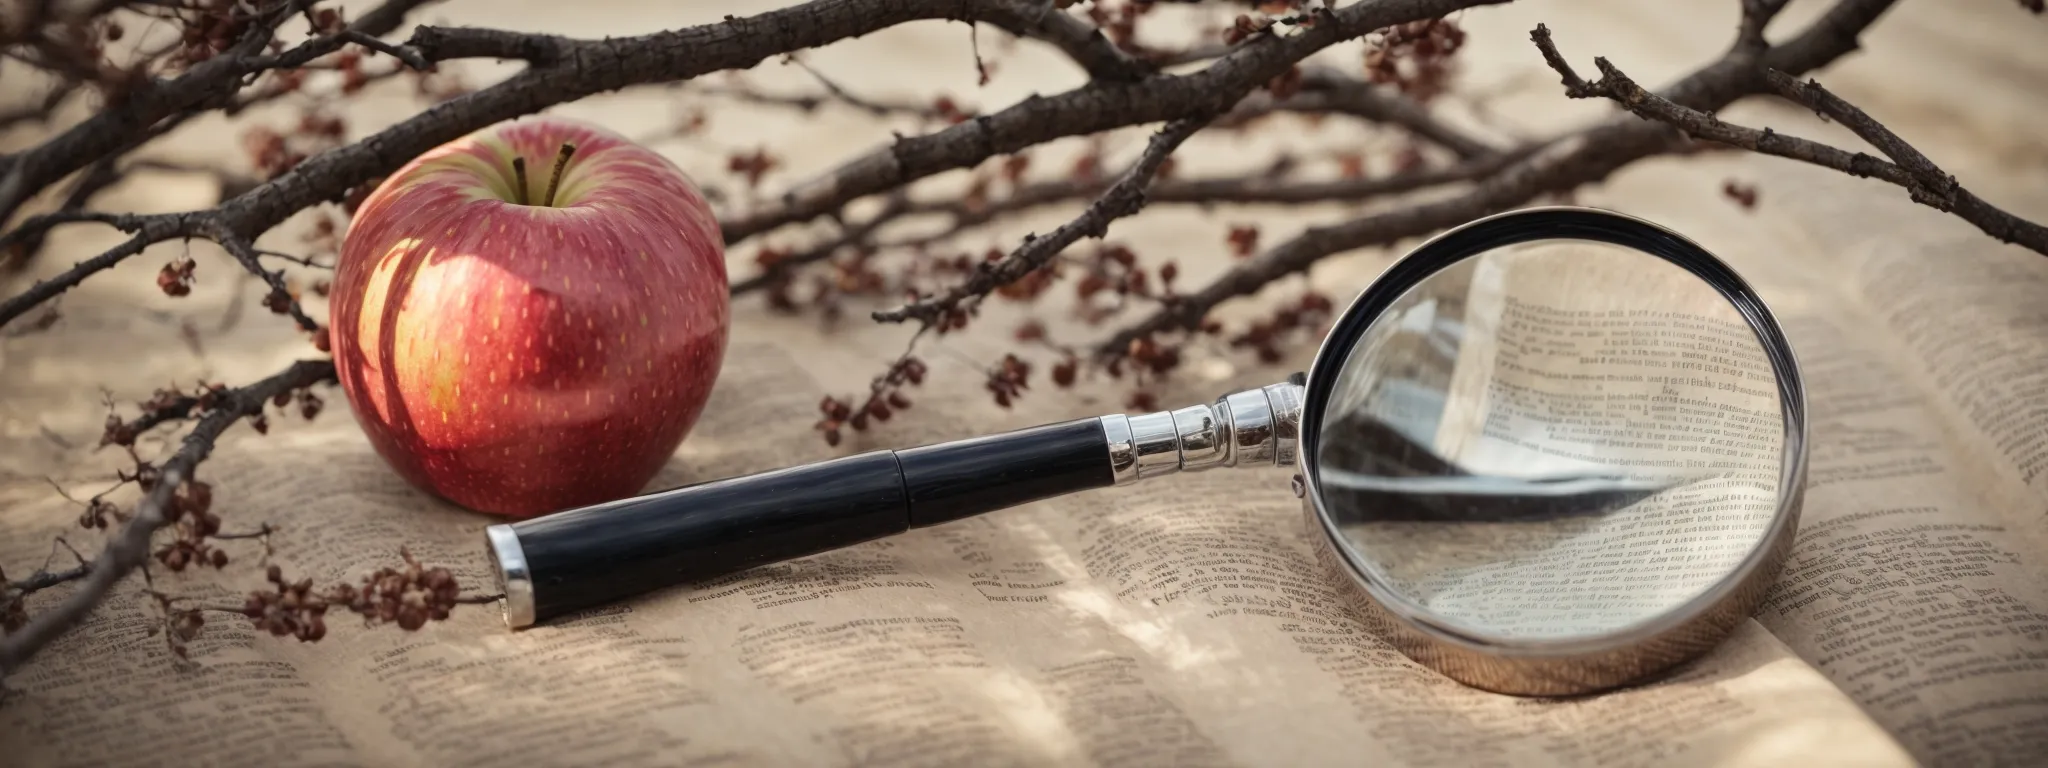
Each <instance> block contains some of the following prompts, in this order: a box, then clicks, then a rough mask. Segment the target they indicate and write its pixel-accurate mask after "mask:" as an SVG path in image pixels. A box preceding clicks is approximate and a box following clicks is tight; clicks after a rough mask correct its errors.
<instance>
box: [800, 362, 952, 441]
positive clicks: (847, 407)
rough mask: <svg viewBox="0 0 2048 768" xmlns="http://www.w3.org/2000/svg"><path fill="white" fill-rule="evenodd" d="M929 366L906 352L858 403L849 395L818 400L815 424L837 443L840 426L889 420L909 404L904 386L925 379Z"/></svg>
mask: <svg viewBox="0 0 2048 768" xmlns="http://www.w3.org/2000/svg"><path fill="white" fill-rule="evenodd" d="M925 372H926V368H925V364H924V361H923V360H919V359H917V357H915V356H913V355H910V354H905V355H903V356H902V357H899V358H897V359H896V362H894V363H892V364H890V366H889V370H888V371H887V372H885V373H883V374H882V375H880V376H877V377H875V380H874V382H873V383H872V384H870V385H869V387H868V397H867V399H866V400H864V401H862V402H861V404H860V405H859V406H858V407H856V406H855V405H854V404H853V402H852V400H850V399H848V398H839V397H832V396H829V395H827V396H826V397H825V398H824V399H823V400H820V401H819V402H818V412H819V413H820V414H822V415H823V417H822V418H820V419H818V422H817V424H816V425H814V426H815V428H816V429H817V430H818V431H819V432H820V433H822V434H823V435H824V436H825V442H826V444H828V445H835V446H836V445H838V444H839V440H840V432H839V430H840V429H841V428H852V429H853V431H855V432H861V431H865V430H866V429H867V428H868V421H869V419H873V420H874V421H888V420H889V418H890V417H891V416H894V415H895V414H896V412H897V411H901V410H905V409H908V408H909V407H910V398H908V397H905V396H904V395H903V392H902V390H903V388H904V387H905V386H912V387H914V386H918V385H920V384H923V383H924V376H925Z"/></svg>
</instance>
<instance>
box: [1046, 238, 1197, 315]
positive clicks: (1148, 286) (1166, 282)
mask: <svg viewBox="0 0 2048 768" xmlns="http://www.w3.org/2000/svg"><path fill="white" fill-rule="evenodd" d="M1081 269H1082V272H1081V278H1080V279H1079V280H1077V281H1075V283H1074V296H1075V298H1077V299H1079V301H1077V302H1075V305H1074V308H1075V313H1076V316H1078V317H1079V318H1080V319H1081V320H1082V321H1083V322H1086V323H1088V324H1090V325H1099V324H1101V323H1102V322H1103V321H1104V320H1107V319H1109V318H1111V317H1114V316H1115V315H1116V314H1117V313H1119V312H1121V311H1123V309H1124V307H1125V306H1126V305H1128V304H1129V302H1130V300H1131V299H1133V298H1136V299H1149V300H1153V301H1162V302H1163V301H1167V300H1169V299H1171V298H1172V297H1173V295H1174V290H1173V281H1174V280H1175V279H1176V278H1178V277H1179V276H1180V265H1178V264H1176V263H1174V262H1173V261H1171V260H1168V261H1166V262H1165V263H1162V264H1160V265H1159V267H1158V271H1157V272H1153V271H1151V270H1147V269H1146V268H1145V267H1144V266H1143V265H1141V264H1139V263H1138V254H1137V252H1135V251H1132V250H1131V248H1130V246H1127V245H1124V244H1122V243H1115V242H1109V243H1103V244H1102V245H1101V246H1100V247H1098V248H1096V249H1095V251H1094V252H1093V253H1091V254H1089V255H1088V256H1086V257H1084V258H1083V259H1082V264H1081ZM1043 271H1048V272H1055V273H1056V270H1052V269H1048V270H1043ZM1155 275H1156V276H1155Z"/></svg>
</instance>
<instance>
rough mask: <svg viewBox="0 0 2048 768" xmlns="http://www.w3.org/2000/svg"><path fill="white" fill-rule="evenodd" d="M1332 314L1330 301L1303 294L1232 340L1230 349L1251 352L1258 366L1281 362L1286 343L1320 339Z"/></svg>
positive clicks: (1255, 322)
mask: <svg viewBox="0 0 2048 768" xmlns="http://www.w3.org/2000/svg"><path fill="white" fill-rule="evenodd" d="M1334 311H1335V305H1333V304H1331V303H1330V297H1328V296H1325V295H1323V294H1321V293H1317V292H1315V291H1303V292H1302V294H1301V296H1300V297H1299V298H1297V299H1295V300H1294V301H1293V302H1291V303H1288V304H1284V305H1282V306H1281V307H1280V308H1279V309H1277V310H1275V311H1274V312H1273V315H1272V316H1271V317H1269V318H1266V319H1263V320H1258V321H1254V322H1253V323H1252V324H1251V326H1250V327H1248V328H1246V329H1245V330H1244V331H1243V332H1241V333H1239V334H1237V335H1235V336H1232V337H1231V338H1230V347H1231V348H1232V349H1249V350H1252V352H1253V353H1255V354H1257V355H1258V358H1259V362H1261V363H1267V364H1271V363H1277V362H1280V360H1281V357H1282V346H1283V345H1284V344H1285V343H1287V342H1289V341H1293V340H1295V339H1300V338H1307V339H1320V338H1322V337H1323V334H1324V333H1325V332H1326V331H1327V330H1328V329H1327V325H1328V324H1329V322H1330V321H1331V320H1332V319H1333V318H1332V314H1333V312H1334Z"/></svg>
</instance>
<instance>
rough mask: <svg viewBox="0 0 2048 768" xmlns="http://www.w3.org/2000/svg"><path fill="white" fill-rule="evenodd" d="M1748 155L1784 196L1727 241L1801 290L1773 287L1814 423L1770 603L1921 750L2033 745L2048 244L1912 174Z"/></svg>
mask: <svg viewBox="0 0 2048 768" xmlns="http://www.w3.org/2000/svg"><path fill="white" fill-rule="evenodd" d="M1743 172H1744V173H1747V174H1752V175H1756V176H1761V177H1762V178H1763V181H1762V182H1760V183H1762V184H1764V185H1766V186H1767V187H1768V188H1770V189H1772V198H1773V199H1774V201H1775V202H1774V205H1776V206H1780V210H1781V211H1782V212H1783V214H1785V215H1782V216H1776V217H1771V218H1769V219H1759V220H1761V221H1768V222H1771V224H1770V225H1766V226H1759V227H1757V228H1755V229H1754V230H1752V231H1753V237H1754V239H1753V240H1750V239H1746V238H1739V237H1735V236H1733V235H1732V233H1734V232H1737V231H1739V230H1736V229H1734V228H1732V227H1731V228H1728V229H1727V230H1726V231H1728V232H1730V233H1731V236H1730V238H1729V240H1730V241H1731V246H1730V252H1731V253H1736V254H1748V258H1753V259H1754V261H1752V262H1750V263H1749V266H1751V267H1752V268H1753V269H1755V270H1756V274H1758V275H1760V276H1762V275H1769V276H1770V278H1769V279H1768V280H1765V281H1763V282H1766V283H1767V286H1766V287H1767V294H1770V295H1772V296H1773V298H1774V299H1775V298H1777V297H1791V298H1789V299H1788V300H1781V301H1780V303H1779V304H1777V306H1778V307H1779V308H1780V314H1781V316H1782V317H1783V318H1784V321H1785V323H1786V325H1787V327H1788V333H1789V334H1790V335H1791V336H1792V338H1793V342H1794V344H1795V346H1796V347H1797V349H1798V351H1799V354H1800V360H1801V363H1802V365H1803V367H1804V369H1805V372H1806V380H1807V388H1808V397H1809V401H1810V403H1811V406H1812V410H1811V416H1810V419H1811V423H1812V432H1813V435H1812V444H1813V453H1812V464H1811V467H1810V471H1809V479H1808V490H1807V504H1806V511H1805V514H1804V519H1803V521H1802V525H1801V529H1800V532H1799V538H1798V539H1797V544H1796V545H1795V547H1794V549H1793V552H1792V557H1791V559H1790V561H1789V562H1788V563H1787V565H1786V572H1785V575H1784V576H1783V578H1781V579H1780V581H1779V583H1778V585H1777V587H1776V589H1775V590H1774V591H1773V593H1772V594H1771V595H1770V596H1769V597H1768V598H1767V599H1766V602H1765V604H1764V605H1763V607H1762V609H1761V610H1760V611H1759V613H1758V618H1759V620H1760V621H1762V622H1763V624H1764V626H1766V627H1769V628H1770V629H1771V631H1772V632H1773V633H1775V634H1776V635H1777V636H1778V637H1779V638H1780V639H1782V640H1783V641H1784V642H1785V643H1786V644H1787V645H1789V646H1791V647H1792V648H1793V649H1794V650H1796V651H1797V652H1798V653H1799V655H1800V656H1801V657H1802V658H1805V659H1807V660H1808V661H1810V662H1812V663H1813V664H1814V665H1815V666H1816V667H1818V668H1819V669H1820V670H1821V671H1823V672H1824V673H1826V674H1827V675H1828V677H1829V678H1830V679H1832V680H1834V681H1836V683H1837V684H1839V685H1840V686H1841V687H1842V689H1843V690H1844V691H1846V692H1847V693H1848V694H1849V695H1851V696H1852V697H1854V698H1855V699H1856V700H1857V701H1858V702H1859V703H1861V704H1862V706H1863V707H1864V708H1865V709H1866V710H1867V711H1869V712H1870V714H1871V716H1872V717H1874V718H1876V719H1877V720H1878V721H1879V722H1881V723H1883V724H1884V725H1885V727H1886V729H1887V730H1889V731H1891V732H1892V733H1894V734H1896V735H1897V736H1898V738H1899V739H1900V741H1902V742H1903V743H1905V744H1906V746H1907V747H1908V748H1909V749H1911V750H1912V752H1913V753H1914V755H1915V757H1916V758H1918V759H1919V760H1921V761H1922V762H1923V763H1926V764H1933V765H1944V764H1946V765H2011V764H2027V763H2031V762H2038V760H2039V758H2040V756H2041V755H2043V754H2048V695H2044V692H2048V543H2044V534H2048V525H2044V521H2048V517H2044V516H2043V513H2042V510H2043V509H2044V508H2048V494H2044V493H2043V490H2044V486H2043V485H2041V483H2040V481H2041V478H2039V477H2038V476H2035V475H2034V474H2032V471H2031V470H2030V469H2029V467H2030V466H2031V463H2032V462H2035V461H2037V460H2038V458H2039V453H2038V446H2039V445H2040V444H2041V440H2042V436H2043V435H2044V434H2048V415H2044V414H2043V413H2042V412H2041V411H2040V410H2039V406H2038V403H2039V401H2040V398H2039V397H2038V392H2037V390H2038V389H2039V386H2038V384H2039V383H2040V382H2042V381H2044V379H2043V376H2044V373H2043V370H2044V368H2043V365H2044V363H2048V354H2043V351H2044V350H2048V344H2044V341H2043V337H2042V335H2041V332H2040V329H2041V327H2042V326H2041V325H2040V323H2039V322H2038V318H2039V317H2040V313H2041V306H2042V304H2041V301H2040V297H2041V296H2042V295H2048V293H2044V291H2048V263H2044V262H2042V261H2041V259H2040V256H2039V255H2037V254H2033V253H2030V252H2024V251H2021V250H2020V249H2017V248H2008V247H2004V246H2000V245H1998V244H1996V243H1995V242H1993V241H1990V240H1987V239H1985V238H1984V237H1983V236H1982V235H1981V234H1980V233H1977V232H1974V231H1971V230H1969V228H1968V226H1967V225H1965V224H1961V223H1960V222H1953V221H1951V220H1950V219H1949V218H1948V217H1946V215H1944V214H1941V213H1940V212H1937V211H1933V210H1930V209H1925V208H1923V207H1920V206H1917V205H1916V204H1913V203H1911V202H1909V201H1907V200H1906V199H1905V196H1904V193H1903V192H1898V191H1896V190H1886V191H1885V193H1884V194H1874V193H1873V191H1872V190H1871V189H1869V188H1867V186H1865V187H1863V188H1859V185H1867V182H1860V181H1858V180H1855V179H1848V178H1842V179H1836V178H1834V177H1833V176H1831V175H1828V174H1815V173H1805V172H1799V171H1797V170H1793V171H1786V170H1783V169H1774V168H1772V167H1771V166H1769V165H1768V164H1766V163H1755V164H1750V165H1749V167H1746V168H1745V169H1744V171H1743ZM1878 222H1887V223H1888V224H1885V225H1880V224H1878ZM1767 243H1770V244H1779V245H1766V244H1767ZM1783 244H1790V245H1791V246H1792V247H1793V248H1794V250H1793V253H1796V254H1797V259H1796V260H1794V259H1788V258H1786V256H1785V254H1784V248H1785V245H1783ZM1752 245H1753V246H1754V247H1753V248H1751V247H1750V246H1752ZM1766 260H1768V261H1770V262H1775V263H1777V264H1778V266H1775V267H1774V266H1768V265H1764V264H1763V263H1762V262H1764V261H1766ZM1787 262H1792V263H1790V264H1788V263H1787Z"/></svg>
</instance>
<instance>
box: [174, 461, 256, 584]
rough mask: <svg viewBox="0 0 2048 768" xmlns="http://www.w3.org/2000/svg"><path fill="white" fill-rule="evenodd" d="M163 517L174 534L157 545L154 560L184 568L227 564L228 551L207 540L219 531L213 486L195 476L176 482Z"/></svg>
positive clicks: (176, 569)
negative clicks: (195, 478)
mask: <svg viewBox="0 0 2048 768" xmlns="http://www.w3.org/2000/svg"><path fill="white" fill-rule="evenodd" d="M145 490H147V488H145ZM164 519H166V520H169V521H170V522H171V523H172V524H173V526H174V528H173V531H174V533H175V536H174V537H173V538H172V540H171V542H170V543H168V544H165V545H163V546H162V547H159V548H157V550H156V552H155V553H154V556H155V557H156V560H157V562H159V563H163V564H164V567H165V568H169V569H171V570H173V571H182V570H185V567H186V566H187V565H199V566H202V567H203V566H213V567H214V568H215V569H219V568H225V567H227V564H228V553H227V552H225V551H222V550H220V549H217V548H215V547H214V546H213V545H212V544H211V543H210V542H208V541H207V537H209V536H213V535H215V534H218V533H220V516H219V515H216V514H214V513H213V486H211V485H208V484H206V483H203V482H200V481H198V480H187V481H185V482H184V483H183V484H181V485H179V486H178V490H177V491H176V492H175V493H172V494H171V498H170V501H169V502H168V503H166V504H164ZM266 530H267V529H266Z"/></svg>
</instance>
